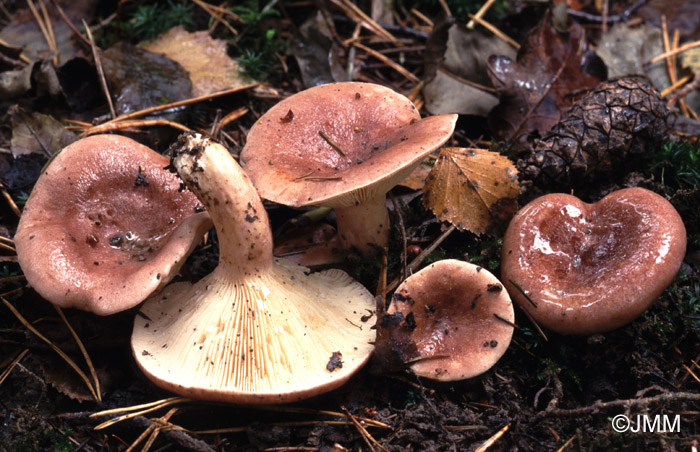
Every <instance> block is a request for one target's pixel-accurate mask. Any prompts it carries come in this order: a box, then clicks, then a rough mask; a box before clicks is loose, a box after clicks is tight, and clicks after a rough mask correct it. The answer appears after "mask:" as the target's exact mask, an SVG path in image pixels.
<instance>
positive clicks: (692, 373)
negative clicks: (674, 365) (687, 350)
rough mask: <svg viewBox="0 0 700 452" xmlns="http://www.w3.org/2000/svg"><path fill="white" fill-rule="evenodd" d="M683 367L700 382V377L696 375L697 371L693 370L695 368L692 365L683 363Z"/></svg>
mask: <svg viewBox="0 0 700 452" xmlns="http://www.w3.org/2000/svg"><path fill="white" fill-rule="evenodd" d="M683 368H684V369H685V370H686V372H688V374H690V376H691V377H693V379H694V380H695V381H697V382H698V383H700V378H698V376H697V375H695V372H693V370H692V369H691V368H690V367H688V366H687V365H686V364H683Z"/></svg>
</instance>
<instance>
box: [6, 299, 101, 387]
mask: <svg viewBox="0 0 700 452" xmlns="http://www.w3.org/2000/svg"><path fill="white" fill-rule="evenodd" d="M0 300H2V302H3V303H4V304H5V306H7V309H9V310H10V311H12V313H13V314H14V315H15V317H17V320H19V321H20V322H21V323H22V325H24V326H25V328H27V329H28V330H29V331H31V332H32V333H34V334H35V335H36V336H37V337H38V338H39V339H41V340H42V341H44V342H46V343H47V344H49V346H50V347H51V348H52V349H53V350H54V351H55V352H56V353H58V355H59V356H60V357H61V358H63V360H64V361H65V362H66V363H68V365H69V366H70V367H71V368H73V370H74V371H75V373H77V374H78V376H79V377H80V378H81V379H82V380H83V381H84V382H85V385H86V386H87V387H88V389H89V390H90V392H91V393H92V396H93V397H94V398H95V400H99V399H100V398H99V396H98V395H97V393H96V392H95V389H94V388H93V387H92V383H90V380H89V379H88V377H87V375H85V372H83V371H82V370H81V369H80V367H78V365H77V364H75V362H74V361H73V360H72V359H70V357H68V355H66V354H65V353H64V352H63V350H61V349H60V348H58V346H56V344H54V343H53V342H51V341H50V340H49V339H47V338H46V337H45V336H44V335H42V334H41V333H40V332H39V331H38V330H37V329H36V328H34V326H33V325H32V324H31V323H29V322H28V321H27V319H25V318H24V317H23V316H22V314H20V313H19V311H18V310H17V309H16V308H15V307H14V306H13V305H12V303H10V302H9V301H7V300H6V299H5V298H4V297H0Z"/></svg>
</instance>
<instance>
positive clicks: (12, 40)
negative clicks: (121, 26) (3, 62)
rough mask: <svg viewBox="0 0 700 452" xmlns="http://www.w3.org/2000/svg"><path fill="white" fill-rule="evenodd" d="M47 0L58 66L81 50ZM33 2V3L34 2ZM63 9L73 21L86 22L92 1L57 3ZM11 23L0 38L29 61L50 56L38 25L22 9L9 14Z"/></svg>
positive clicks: (49, 57)
mask: <svg viewBox="0 0 700 452" xmlns="http://www.w3.org/2000/svg"><path fill="white" fill-rule="evenodd" d="M45 3H47V5H46V6H47V9H48V10H49V15H50V16H51V18H52V21H51V30H52V32H53V35H54V36H55V38H56V48H57V49H58V51H57V54H56V56H57V58H58V65H59V66H62V65H63V64H64V63H65V62H66V61H69V60H70V59H72V58H74V57H75V56H76V55H79V54H80V53H81V51H82V49H81V47H80V44H79V43H78V40H77V39H75V35H74V33H73V31H72V30H71V29H70V28H69V27H68V25H66V23H65V22H64V21H63V20H61V19H60V17H59V16H58V14H57V13H55V10H54V9H53V7H52V5H51V4H50V3H51V2H45ZM35 4H36V2H35ZM61 4H62V7H63V11H64V12H65V14H66V15H67V16H68V18H69V20H71V21H72V22H73V23H74V24H75V23H80V20H81V19H85V20H86V21H87V22H90V20H91V17H92V15H93V11H94V9H95V5H96V2H94V1H91V0H75V1H71V2H61ZM12 18H13V20H12V22H11V23H10V24H8V25H7V26H6V27H4V28H3V29H2V30H1V31H0V41H2V42H4V43H5V44H7V45H9V46H12V47H21V48H22V54H23V55H24V56H25V57H27V58H29V60H31V61H33V62H34V61H39V60H48V59H51V58H52V57H53V52H52V51H51V49H49V46H48V44H47V42H46V39H45V38H44V35H43V34H42V33H41V29H40V28H39V24H38V23H37V21H36V19H35V18H34V16H33V15H32V13H31V11H30V10H29V9H28V8H26V9H24V10H19V11H17V12H16V13H15V14H13V15H12Z"/></svg>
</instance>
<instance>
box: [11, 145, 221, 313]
mask: <svg viewBox="0 0 700 452" xmlns="http://www.w3.org/2000/svg"><path fill="white" fill-rule="evenodd" d="M167 165H168V159H167V158H166V157H164V156H162V155H160V154H158V153H157V152H155V151H153V150H151V149H149V148H148V147H146V146H143V145H141V144H139V143H137V142H136V141H134V140H132V139H130V138H126V137H122V136H118V135H95V136H91V137H88V138H83V139H81V140H79V141H76V142H75V143H73V144H71V145H70V146H67V147H66V148H65V149H63V150H62V151H61V152H60V153H58V155H56V156H55V158H54V159H53V160H52V161H51V162H50V164H49V165H48V166H47V167H46V168H45V169H44V170H43V172H42V174H41V176H40V177H39V180H38V181H37V183H36V185H35V186H34V189H33V191H32V193H31V195H30V196H29V199H28V200H27V203H26V206H25V208H24V212H23V213H22V217H21V218H20V221H19V225H18V227H17V233H16V235H15V244H16V246H17V256H18V259H19V263H20V266H21V267H22V270H23V272H24V274H25V276H26V277H27V281H28V282H29V283H30V284H31V285H32V287H34V289H35V290H36V291H37V292H38V293H39V294H40V295H41V296H42V297H44V298H46V299H47V300H49V301H50V302H52V303H54V304H57V305H59V306H62V307H75V308H79V309H83V310H86V311H91V312H94V313H96V314H99V315H107V314H113V313H115V312H118V311H122V310H125V309H128V308H130V307H132V306H135V305H136V304H138V303H140V302H141V301H143V300H145V299H146V298H147V297H148V296H149V295H150V294H151V293H153V292H154V291H155V290H157V289H158V288H159V287H162V286H164V285H165V284H166V283H167V282H168V281H170V280H171V279H172V278H173V277H174V276H175V274H176V273H177V271H178V269H179V268H180V267H181V266H182V264H183V263H184V260H185V258H186V257H187V256H188V255H189V253H190V252H191V251H192V249H193V248H194V247H195V245H196V244H197V242H199V239H200V238H201V237H202V235H203V234H204V233H205V232H206V231H207V230H208V229H209V228H210V227H211V220H210V219H209V217H208V215H207V214H206V213H205V212H201V210H200V209H199V203H198V200H197V198H196V197H195V196H194V195H193V194H192V193H190V192H186V191H182V190H181V189H180V185H181V183H180V180H179V179H178V178H177V176H176V175H174V174H172V173H170V172H169V171H168V170H166V169H165V167H166V166H167ZM198 212H199V213H198Z"/></svg>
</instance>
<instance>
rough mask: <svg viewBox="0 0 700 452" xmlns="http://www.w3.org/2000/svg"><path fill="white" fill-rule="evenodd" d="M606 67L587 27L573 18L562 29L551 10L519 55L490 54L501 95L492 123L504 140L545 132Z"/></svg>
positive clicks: (491, 71) (490, 67) (490, 69)
mask: <svg viewBox="0 0 700 452" xmlns="http://www.w3.org/2000/svg"><path fill="white" fill-rule="evenodd" d="M592 68H595V69H598V68H601V70H600V71H593V70H592ZM604 72H605V71H604V66H603V64H602V62H601V61H600V59H599V58H598V57H597V56H595V54H594V53H593V52H592V51H591V50H590V49H589V48H588V44H587V41H586V36H585V33H584V29H583V27H582V26H581V25H579V24H578V23H576V22H571V23H570V24H569V25H568V28H567V29H566V30H564V31H559V30H557V29H556V28H555V26H554V25H553V18H552V14H551V12H550V11H548V12H547V14H545V15H544V17H543V18H542V20H541V21H540V23H539V24H538V25H537V26H536V27H535V29H534V30H532V31H531V32H530V34H529V35H528V38H527V40H526V41H525V43H524V44H523V46H522V47H521V48H520V50H519V51H518V56H517V60H516V61H513V60H511V59H510V58H508V57H506V56H503V55H499V56H496V55H494V56H491V57H490V58H489V61H488V73H489V76H490V77H491V81H492V83H493V86H494V87H495V88H496V92H497V95H498V97H499V99H500V103H499V104H498V105H497V106H496V107H495V108H494V109H493V110H491V112H490V114H489V126H490V128H491V130H492V131H493V133H494V134H495V136H496V137H497V139H499V140H503V141H513V140H518V138H520V137H523V138H524V137H527V136H528V135H529V134H530V133H531V132H535V131H537V132H539V133H540V134H544V132H546V131H548V130H549V129H551V128H552V126H554V124H556V123H557V122H558V121H559V117H560V116H561V113H562V112H563V111H564V110H566V109H567V108H568V107H570V106H571V104H572V103H573V101H574V100H575V98H574V96H572V94H576V93H578V92H580V91H581V90H585V89H586V88H590V87H592V86H595V85H597V84H598V83H599V82H600V81H602V80H604V79H605V74H604ZM518 141H520V140H518Z"/></svg>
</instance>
